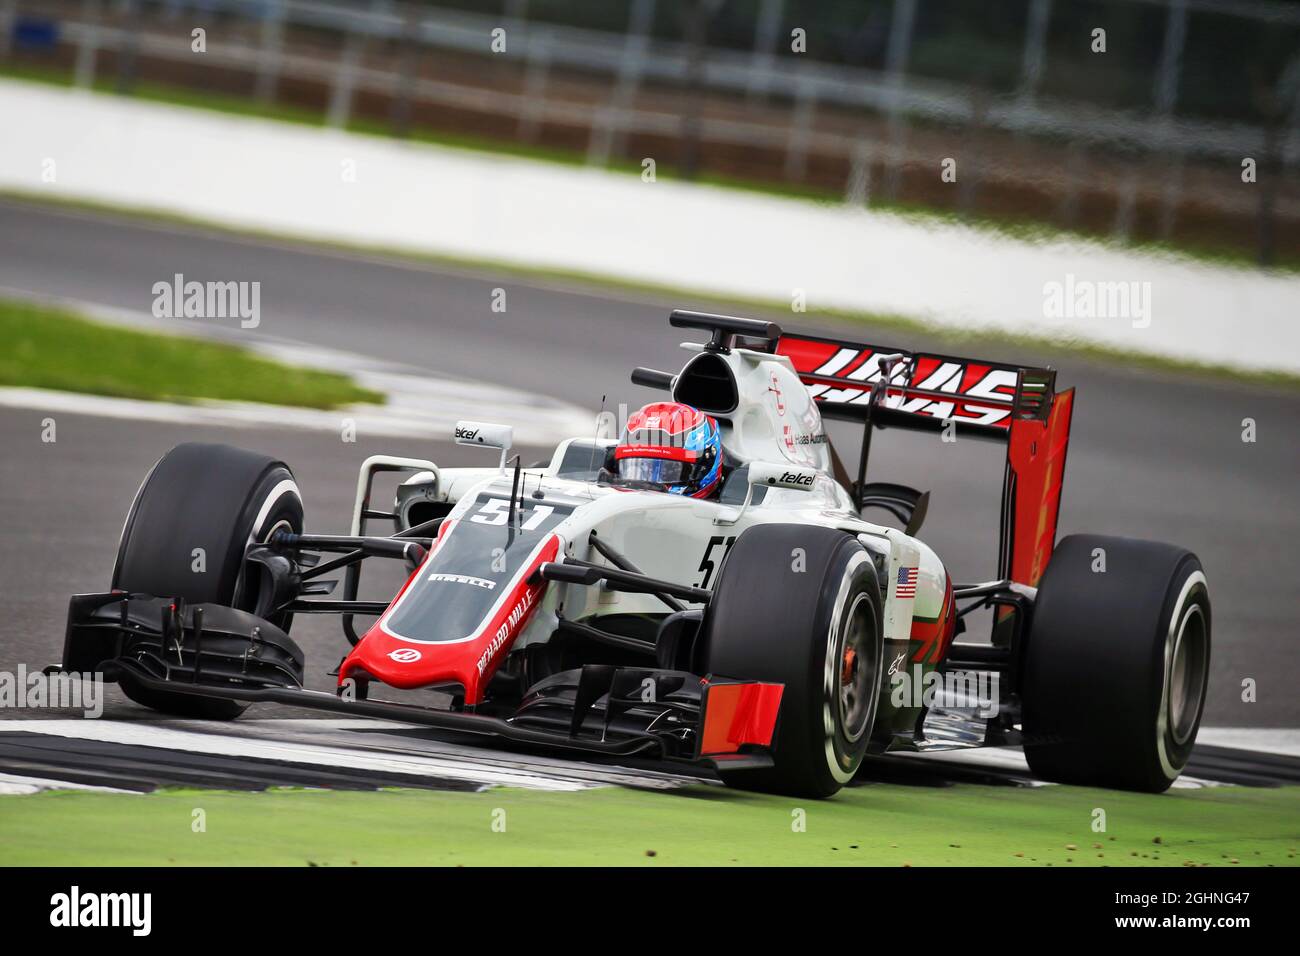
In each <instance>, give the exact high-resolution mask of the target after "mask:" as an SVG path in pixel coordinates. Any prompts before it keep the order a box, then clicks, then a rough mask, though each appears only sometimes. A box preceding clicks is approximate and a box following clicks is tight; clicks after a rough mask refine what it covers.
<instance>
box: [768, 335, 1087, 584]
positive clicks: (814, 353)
mask: <svg viewBox="0 0 1300 956" xmlns="http://www.w3.org/2000/svg"><path fill="white" fill-rule="evenodd" d="M774 351H775V352H776V353H777V354H778V355H784V356H786V357H787V358H789V359H790V361H791V363H792V364H793V365H794V368H795V371H796V372H798V373H799V377H800V379H801V380H802V381H803V383H804V385H805V386H806V387H807V388H808V391H809V393H810V394H811V395H812V396H813V398H814V399H816V401H817V405H818V409H819V411H820V412H821V414H822V416H823V417H824V418H831V419H842V420H848V421H856V422H862V423H863V424H864V431H863V437H862V442H863V444H862V453H861V456H860V459H859V464H858V478H857V484H856V486H855V488H854V493H855V498H856V499H857V500H859V501H861V500H862V498H863V497H864V492H865V489H866V487H867V482H866V472H867V460H868V456H869V452H870V447H871V433H872V431H873V430H874V429H875V428H886V427H892V428H906V429H913V430H921V431H934V432H943V431H945V430H950V431H951V432H952V433H954V434H955V435H968V436H971V437H976V438H983V439H989V440H994V441H1001V442H1005V443H1006V445H1007V459H1006V470H1005V473H1004V476H1003V487H1002V523H1001V535H1000V537H1001V541H1000V545H999V560H998V565H999V576H1000V577H1002V578H1008V579H1010V580H1012V581H1018V582H1020V583H1022V584H1027V585H1029V586H1031V587H1036V586H1037V584H1038V580H1039V578H1040V577H1042V574H1043V571H1044V570H1045V569H1046V567H1047V561H1048V559H1049V558H1050V557H1051V555H1052V550H1053V548H1054V547H1055V546H1056V522H1057V517H1058V514H1059V512H1060V506H1061V487H1062V482H1063V480H1064V473H1065V453H1066V448H1067V446H1068V444H1069V439H1070V420H1071V416H1072V413H1073V409H1074V389H1066V390H1065V391H1061V392H1058V391H1057V390H1056V371H1055V370H1054V369H1051V368H1034V367H1027V366H1020V365H1009V364H1007V363H1005V362H990V361H984V360H980V359H970V358H960V357H957V356H951V355H941V354H938V353H933V352H912V351H908V350H905V349H889V348H883V347H880V346H874V345H865V344H861V343H855V342H847V341H842V340H839V339H828V338H821V337H818V336H813V335H800V334H794V335H791V334H782V335H781V336H780V338H779V339H778V340H777V342H776V347H775V349H774ZM886 368H889V369H890V371H889V372H888V380H887V381H886V380H885V378H886V372H885V369H886Z"/></svg>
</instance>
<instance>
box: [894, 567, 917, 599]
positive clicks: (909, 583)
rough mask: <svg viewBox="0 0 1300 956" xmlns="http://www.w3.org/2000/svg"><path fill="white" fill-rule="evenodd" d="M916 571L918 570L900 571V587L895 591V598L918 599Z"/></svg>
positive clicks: (907, 569)
mask: <svg viewBox="0 0 1300 956" xmlns="http://www.w3.org/2000/svg"><path fill="white" fill-rule="evenodd" d="M916 570H917V569H916V568H899V569H898V587H896V588H895V589H894V596H895V597H900V598H914V597H916Z"/></svg>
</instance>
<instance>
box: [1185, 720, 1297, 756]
mask: <svg viewBox="0 0 1300 956" xmlns="http://www.w3.org/2000/svg"><path fill="white" fill-rule="evenodd" d="M1196 742H1197V743H1198V744H1205V745H1206V746H1209V747H1232V748H1233V749H1235V750H1250V751H1252V752H1255V753H1262V754H1280V755H1282V756H1285V757H1300V729H1296V728H1294V727H1276V728H1275V727H1202V728H1201V729H1200V730H1199V731H1198V732H1197V734H1196Z"/></svg>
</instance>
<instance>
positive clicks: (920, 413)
mask: <svg viewBox="0 0 1300 956" xmlns="http://www.w3.org/2000/svg"><path fill="white" fill-rule="evenodd" d="M776 352H777V354H779V355H784V356H786V357H787V358H789V359H790V361H791V362H792V363H793V365H794V368H795V371H796V372H798V373H799V377H800V378H801V379H802V380H803V383H804V384H805V385H806V386H808V391H809V393H810V394H811V395H812V396H813V398H815V399H816V400H817V403H818V405H819V406H820V410H821V413H822V416H823V417H824V418H839V419H846V420H849V421H859V422H860V421H865V420H867V418H868V417H871V418H874V420H875V422H874V423H875V424H876V425H877V426H878V427H885V426H896V427H901V428H916V429H927V430H934V431H939V430H941V429H943V428H944V427H945V425H946V423H948V422H952V423H953V425H952V426H950V427H954V428H955V429H956V431H958V432H959V433H966V434H970V435H974V436H976V437H984V438H992V439H995V440H1003V441H1005V440H1006V438H1007V434H1008V432H1009V430H1010V428H1011V423H1012V422H1013V421H1015V420H1017V419H1037V420H1039V421H1044V420H1046V417H1047V415H1048V414H1049V413H1050V410H1051V406H1052V399H1053V397H1054V395H1055V388H1056V371H1055V370H1054V369H1050V368H1028V367H1023V366H1019V365H1008V364H1006V363H1003V362H987V361H983V360H979V359H968V358H958V357H957V356H952V355H940V354H937V353H933V352H910V351H907V350H905V349H888V348H882V347H880V346H875V345H861V344H857V343H853V342H845V341H841V340H837V339H825V338H819V337H817V336H812V335H782V336H781V338H780V339H779V340H778V341H777V345H776ZM889 359H897V361H895V362H893V367H892V371H891V373H890V375H889V381H888V382H887V383H886V384H885V387H884V391H883V394H882V396H881V397H880V400H879V401H878V402H877V403H876V404H875V407H874V408H873V407H872V401H871V399H872V388H873V386H877V385H879V384H880V383H881V382H882V380H883V378H884V368H883V365H882V360H889Z"/></svg>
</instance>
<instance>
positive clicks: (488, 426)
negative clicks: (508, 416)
mask: <svg viewBox="0 0 1300 956" xmlns="http://www.w3.org/2000/svg"><path fill="white" fill-rule="evenodd" d="M514 439H515V430H514V429H513V428H511V427H510V426H509V425H494V424H492V423H491V422H457V423H456V444H457V445H476V446H478V447H480V448H499V449H501V462H500V465H499V467H500V469H501V473H502V474H505V470H506V455H507V454H509V452H510V448H511V446H512V445H513V444H514Z"/></svg>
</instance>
